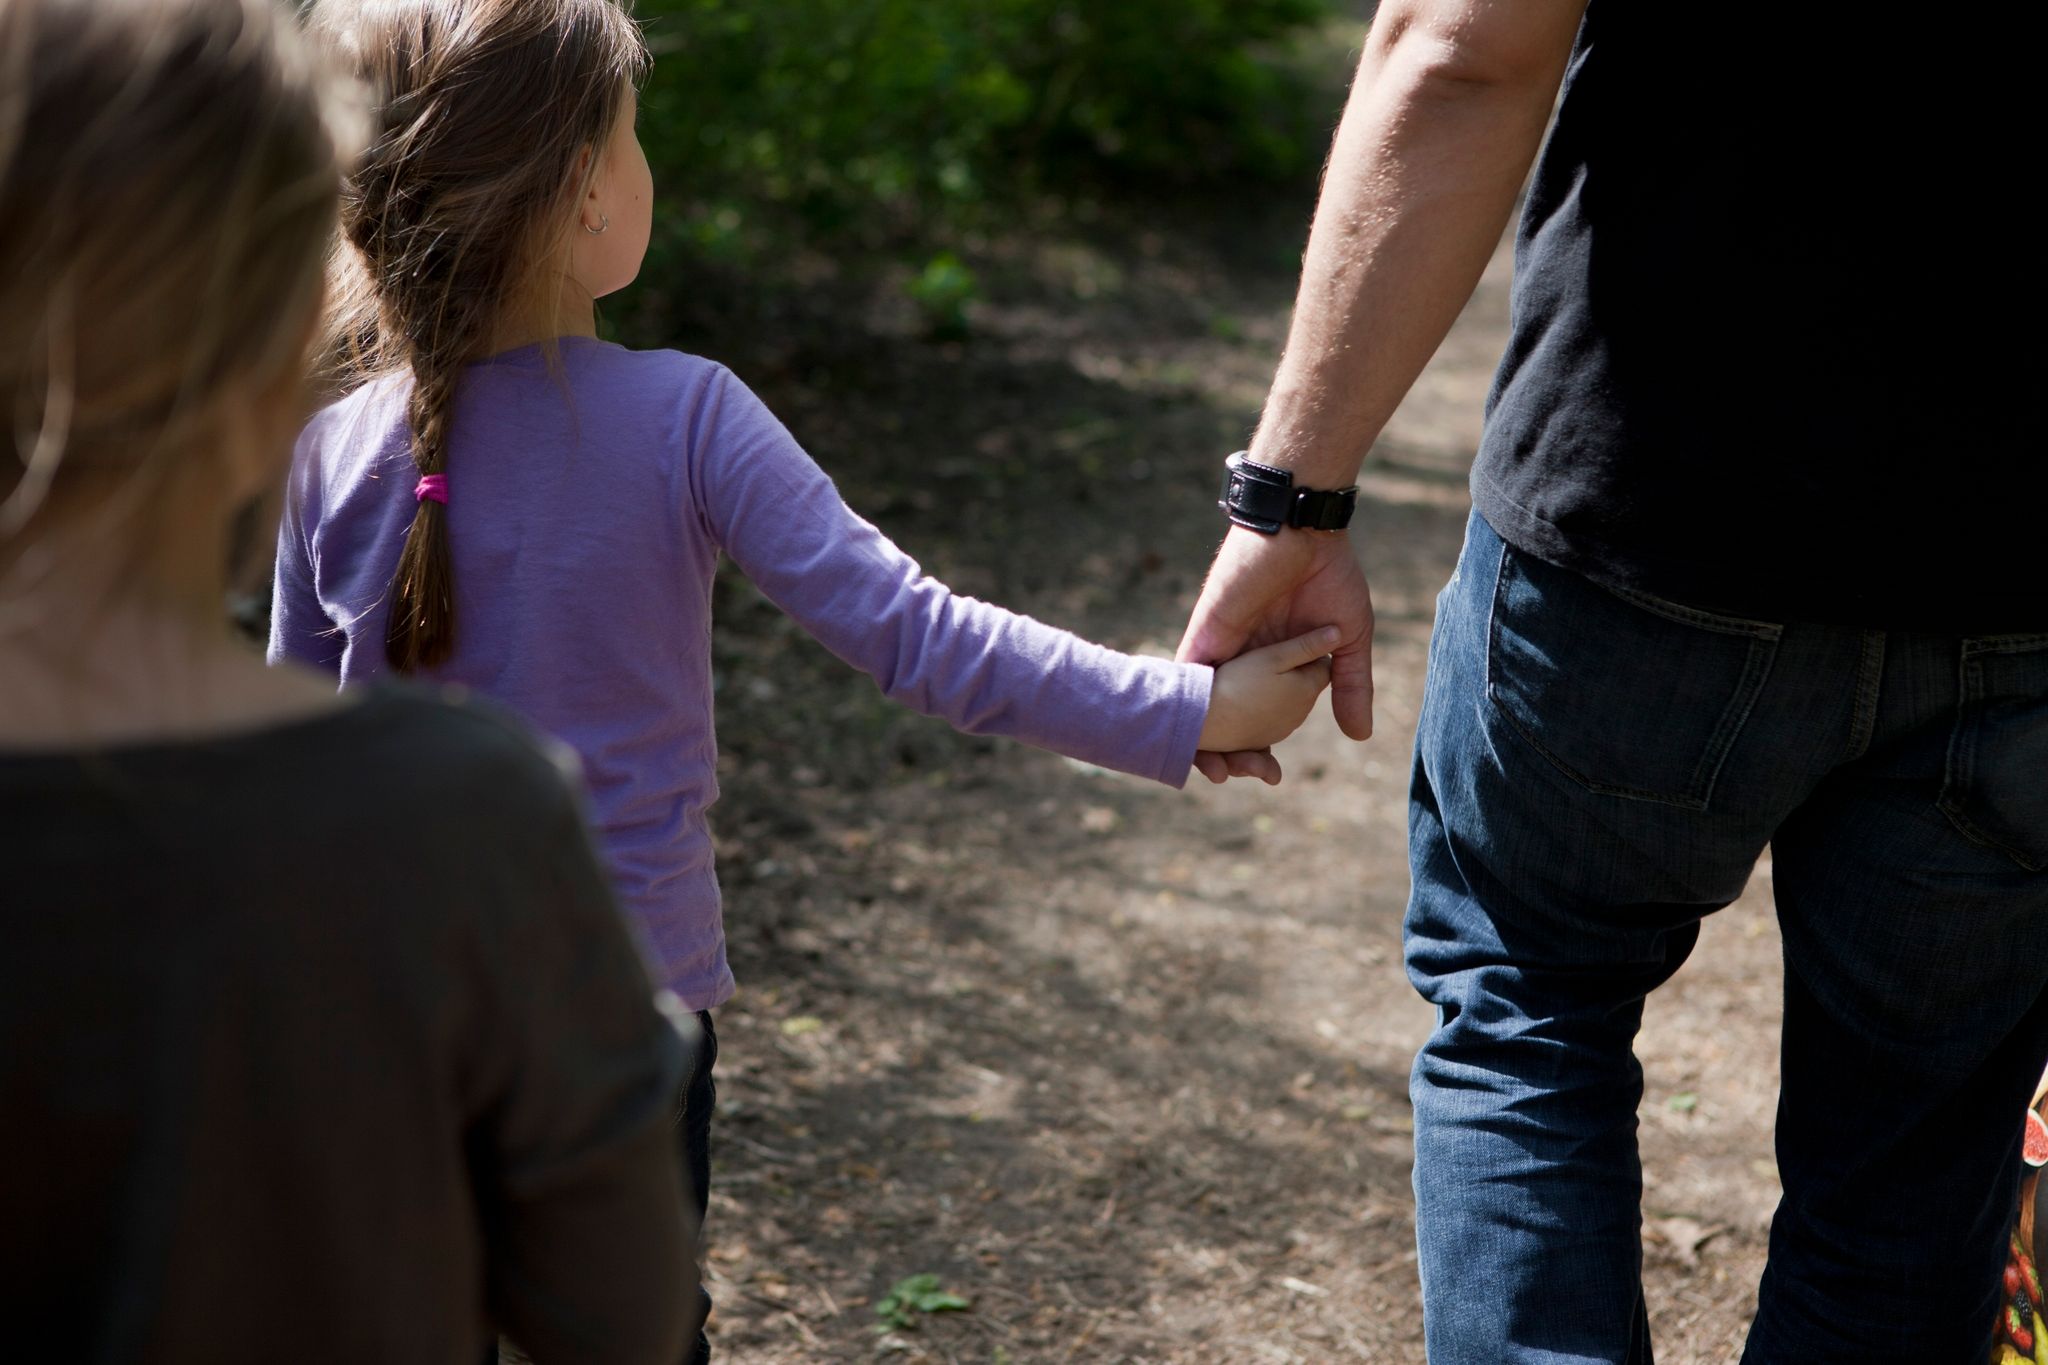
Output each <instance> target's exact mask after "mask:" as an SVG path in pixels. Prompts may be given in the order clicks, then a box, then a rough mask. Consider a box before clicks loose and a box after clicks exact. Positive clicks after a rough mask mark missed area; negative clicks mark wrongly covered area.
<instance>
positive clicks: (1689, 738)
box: [1486, 546, 1784, 810]
mask: <svg viewBox="0 0 2048 1365" xmlns="http://www.w3.org/2000/svg"><path fill="white" fill-rule="evenodd" d="M1783 633H1784V628H1783V627H1782V626H1779V625H1774V624H1772V623H1770V622H1765V621H1749V620H1744V619H1742V618H1740V617H1734V616H1724V615H1721V614H1719V613H1716V612H1709V611H1702V610H1699V609H1697V608H1693V607H1688V606H1683V605H1680V604H1679V603H1676V602H1666V601H1664V600H1663V599H1661V598H1656V597H1651V596H1649V595H1647V594H1645V593H1638V592H1631V591H1628V590H1625V589H1616V588H1607V587H1602V586H1601V585H1599V584H1597V583H1594V582H1593V581H1592V580H1590V579H1588V578H1585V577H1583V576H1581V575H1579V574H1576V573H1573V572H1572V571H1570V570H1568V569H1561V568H1558V567H1557V566H1556V565H1553V564H1548V563H1545V562H1544V561H1542V560H1539V559H1535V558H1533V557H1531V556H1529V555H1525V554H1522V553H1521V552H1520V551H1517V550H1515V549H1514V548H1513V547H1511V546H1503V547H1502V550H1501V559H1500V570H1499V577H1498V578H1497V580H1496V582H1495V585H1494V598H1493V614H1492V621H1491V624H1490V626H1489V630H1488V639H1487V660H1486V691H1487V695H1488V697H1490V698H1491V699H1492V701H1493V704H1494V706H1495V707H1496V708H1497V709H1498V710H1499V711H1500V713H1501V714H1502V715H1503V716H1505V717H1506V718H1507V719H1508V721H1509V722H1510V723H1511V724H1512V725H1513V726H1514V728H1515V729H1516V730H1517V731H1518V732H1519V733H1520V734H1521V736H1522V737H1523V738H1524V739H1525V740H1527V741H1528V742H1529V744H1530V745H1531V746H1533V747H1534V748H1535V749H1536V750H1537V751H1538V752H1540V753H1541V754H1542V755H1543V756H1544V757H1545V758H1547V759H1549V760H1550V762H1551V763H1552V764H1554V765H1555V766H1556V767H1557V768H1559V769H1560V770H1562V771H1563V772H1564V773H1565V775H1566V776H1568V777H1570V778H1572V779H1573V780H1574V781H1576V782H1578V783H1579V784H1580V785H1582V786H1584V787H1586V788H1587V789H1589V790H1591V791H1595V792H1599V793H1602V794H1605V795H1609V796H1618V797H1625V798H1628V799H1631V800H1637V801H1657V802H1663V803H1665V804H1668V805H1674V806H1683V807H1686V808H1688V809H1691V810H1705V809H1706V807H1707V802H1708V801H1709V800H1710V799H1711V798H1712V796H1713V791H1714V782H1715V779H1716V778H1717V777H1718V776H1719V775H1720V772H1721V767H1722V764H1723V763H1724V762H1726V760H1727V757H1728V753H1729V751H1730V750H1731V749H1732V748H1733V747H1734V745H1735V740H1736V737H1737V735H1739V734H1740V733H1741V731H1742V727H1743V724H1744V722H1746V721H1747V720H1748V718H1749V713H1750V710H1751V708H1752V707H1754V706H1755V704H1756V699H1757V695H1758V694H1759V693H1760V692H1762V690H1763V686H1764V680H1765V679H1766V678H1767V677H1768V676H1769V674H1770V669H1771V663H1772V661H1773V659H1775V658H1776V656H1777V649H1778V641H1779V639H1780V637H1781V636H1782V635H1783Z"/></svg>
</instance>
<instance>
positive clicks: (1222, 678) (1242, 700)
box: [1200, 626, 1343, 753]
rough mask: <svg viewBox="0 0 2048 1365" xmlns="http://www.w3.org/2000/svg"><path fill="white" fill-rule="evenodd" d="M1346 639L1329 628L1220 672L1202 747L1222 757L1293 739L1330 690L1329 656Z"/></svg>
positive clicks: (1242, 658)
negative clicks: (1318, 698) (1317, 700)
mask: <svg viewBox="0 0 2048 1365" xmlns="http://www.w3.org/2000/svg"><path fill="white" fill-rule="evenodd" d="M1342 636H1343V632H1341V631H1339V630H1338V629H1337V628H1336V627H1334V626H1331V627H1326V628H1324V629H1322V630H1317V631H1311V632H1310V633H1309V634H1307V635H1302V636H1298V637H1296V638H1295V639H1292V640H1287V641H1283V642H1282V643H1280V644H1277V645H1267V646H1266V647H1265V648H1263V649H1254V650H1252V651H1250V652H1249V653H1245V654H1240V655H1238V656H1237V657H1236V658H1235V659H1232V660H1231V661H1230V662H1229V663H1226V664H1222V665H1220V666H1218V668H1217V669H1216V681H1215V685H1214V686H1213V688H1212V689H1211V690H1210V693H1209V719H1208V721H1207V723H1206V724H1204V725H1203V726H1202V738H1201V740H1200V744H1201V747H1202V748H1203V749H1204V750H1207V751H1215V752H1222V753H1230V752H1234V751H1239V750H1247V749H1264V748H1266V747H1267V746H1269V745H1273V744H1278V743H1279V742H1280V741H1281V740H1283V739H1285V738H1287V737H1288V736H1289V735H1291V734H1293V733H1294V732H1295V730H1296V729H1298V728H1299V727H1300V725H1301V723H1302V722H1303V721H1304V720H1307V719H1308V713H1309V712H1310V711H1312V710H1314V709H1315V704H1316V698H1317V697H1320V696H1321V695H1322V694H1323V689H1324V688H1325V687H1328V686H1329V685H1330V659H1329V657H1328V656H1329V651H1330V650H1331V649H1333V648H1335V647H1336V645H1337V644H1338V642H1339V641H1340V640H1341V638H1342Z"/></svg>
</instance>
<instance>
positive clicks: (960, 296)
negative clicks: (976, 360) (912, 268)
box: [909, 251, 981, 338]
mask: <svg viewBox="0 0 2048 1365" xmlns="http://www.w3.org/2000/svg"><path fill="white" fill-rule="evenodd" d="M909 292H910V299H911V302H913V303H915V304H916V305H917V306H918V308H919V309H920V310H922V311H923V313H924V320H925V327H926V329H927V330H928V331H929V332H930V333H931V334H932V335H933V336H934V337H941V338H944V337H962V336H965V335H967V305H968V304H970V303H972V302H973V301H974V299H975V296H976V295H978V294H979V293H980V292H981V282H980V281H979V280H977V279H975V277H974V272H973V271H972V270H969V269H968V268H967V267H966V266H965V265H964V264H962V263H961V260H960V258H959V257H958V256H955V255H954V254H953V253H952V252H950V251H941V252H940V253H939V254H938V255H936V256H934V257H932V259H931V261H930V262H929V263H928V264H926V266H925V268H924V270H923V271H922V272H920V273H919V274H918V276H917V278H916V279H914V280H912V281H911V282H910V286H909Z"/></svg>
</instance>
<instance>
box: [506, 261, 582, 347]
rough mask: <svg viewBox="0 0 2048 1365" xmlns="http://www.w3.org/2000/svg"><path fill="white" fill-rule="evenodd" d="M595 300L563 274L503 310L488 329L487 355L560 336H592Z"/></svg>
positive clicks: (532, 344) (533, 344)
mask: <svg viewBox="0 0 2048 1365" xmlns="http://www.w3.org/2000/svg"><path fill="white" fill-rule="evenodd" d="M596 335H597V304H596V303H595V302H594V301H593V300H592V299H591V298H590V297H589V296H588V295H586V294H584V293H582V291H580V290H578V289H576V288H575V287H574V286H573V285H571V284H570V282H569V281H568V280H567V279H566V278H563V279H561V280H559V281H557V282H555V283H553V284H552V285H550V286H548V287H545V288H541V289H536V290H534V291H533V292H531V293H530V294H529V295H528V296H527V297H526V298H525V299H524V300H521V301H519V302H517V303H515V304H513V305H512V306H510V307H508V308H507V309H506V310H505V313H504V316H503V317H501V318H500V319H499V321H498V325H497V327H496V328H494V329H493V330H492V332H491V340H490V350H489V352H488V354H490V355H503V354H504V353H505V352H507V351H516V350H518V349H520V348H521V347H523V346H536V345H539V344H540V343H541V342H544V341H554V340H557V339H558V338H561V337H595V336H596Z"/></svg>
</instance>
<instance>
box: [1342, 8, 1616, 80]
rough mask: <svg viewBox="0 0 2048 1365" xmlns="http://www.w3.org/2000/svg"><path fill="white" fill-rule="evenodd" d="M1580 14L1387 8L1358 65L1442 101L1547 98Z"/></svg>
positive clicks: (1375, 23) (1570, 11)
mask: <svg viewBox="0 0 2048 1365" xmlns="http://www.w3.org/2000/svg"><path fill="white" fill-rule="evenodd" d="M1584 12H1585V5H1584V3H1583V0H1461V2H1457V3H1445V2H1444V0H1390V2H1389V3H1386V4H1382V5H1381V6H1380V8H1379V10H1378V12H1377V13H1376V14H1375V15H1374V16H1373V22H1372V30H1371V32H1370V34H1369V35H1368V37H1367V51H1366V58H1365V59H1366V61H1367V63H1369V64H1376V65H1378V66H1379V67H1380V68H1381V70H1382V71H1384V72H1386V73H1387V74H1389V75H1395V76H1397V77H1398V78H1399V79H1400V80H1402V81H1403V82H1404V83H1406V84H1410V85H1412V86H1414V87H1416V88H1418V89H1423V90H1429V91H1433V92H1439V93H1443V94H1447V95H1455V94H1468V95H1476V96H1482V97H1484V96H1491V95H1499V94H1510V95H1512V94H1521V93H1532V94H1533V93H1541V94H1546V95H1547V94H1550V93H1554V92H1555V91H1556V89H1557V83H1558V80H1559V79H1560V77H1561V76H1562V75H1563V73H1564V66H1565V63H1566V61H1567V60H1568V59H1569V57H1570V54H1571V45H1572V40H1573V38H1574V36H1575V35H1576V34H1577V32H1578V24H1579V19H1580V17H1581V16H1582V15H1583V14H1584ZM1375 59H1377V60H1376V61H1375Z"/></svg>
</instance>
